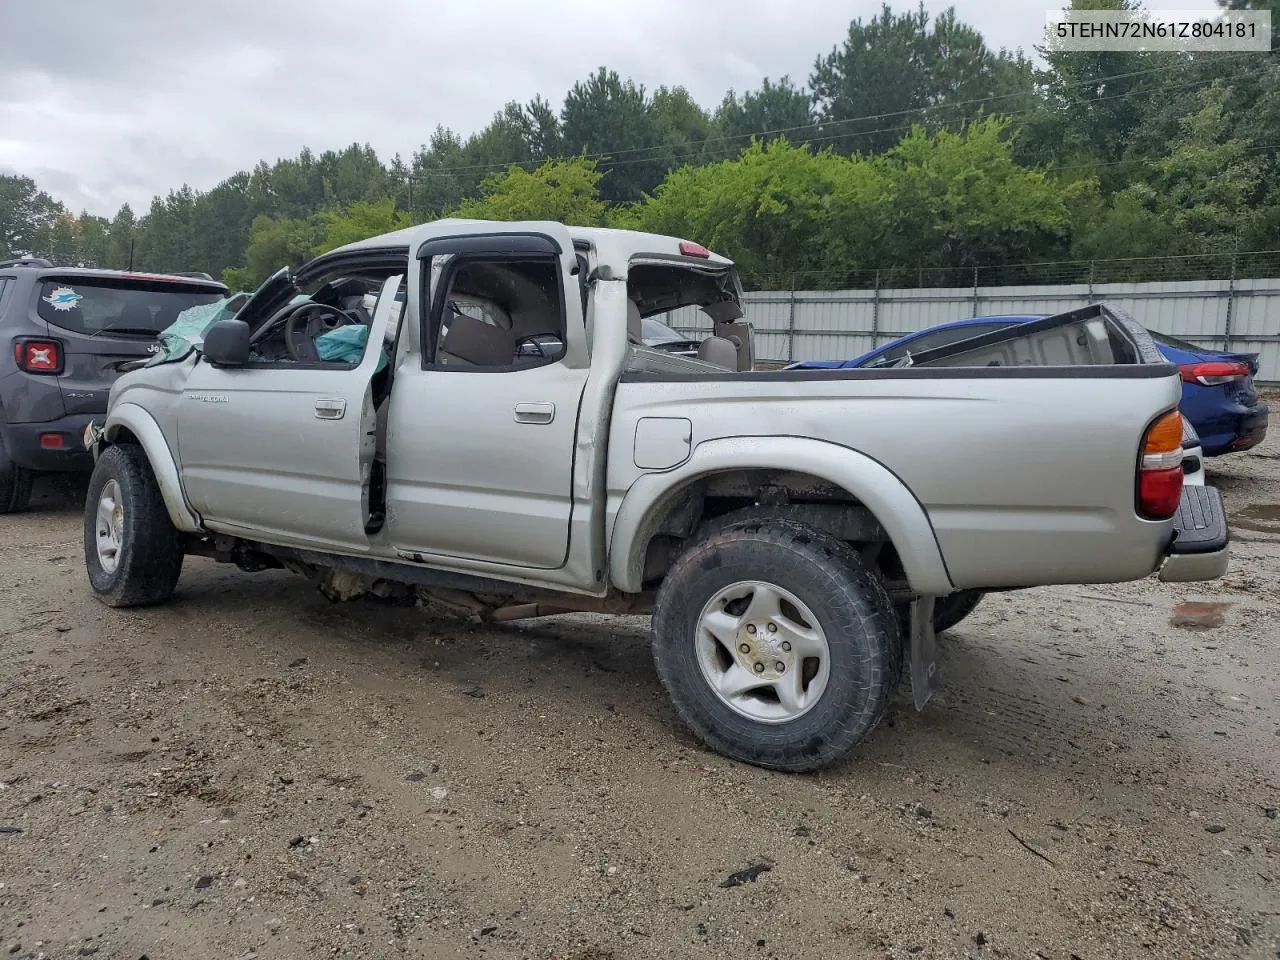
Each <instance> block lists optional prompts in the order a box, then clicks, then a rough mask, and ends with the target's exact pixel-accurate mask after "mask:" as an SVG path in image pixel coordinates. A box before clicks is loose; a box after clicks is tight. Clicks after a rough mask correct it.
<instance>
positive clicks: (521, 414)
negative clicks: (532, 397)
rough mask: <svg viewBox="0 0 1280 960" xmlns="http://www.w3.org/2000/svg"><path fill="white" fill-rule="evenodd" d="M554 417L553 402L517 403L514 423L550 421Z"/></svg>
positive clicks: (554, 407)
mask: <svg viewBox="0 0 1280 960" xmlns="http://www.w3.org/2000/svg"><path fill="white" fill-rule="evenodd" d="M555 418H556V405H555V404H554V403H517V404H516V423H550V422H551V421H552V420H554V419H555Z"/></svg>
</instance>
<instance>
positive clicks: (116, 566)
mask: <svg viewBox="0 0 1280 960" xmlns="http://www.w3.org/2000/svg"><path fill="white" fill-rule="evenodd" d="M182 559H183V544H182V535H181V534H180V533H179V532H178V530H177V529H176V528H175V527H174V526H173V523H172V522H171V521H170V520H169V512H168V510H166V509H165V505H164V499H163V498H162V497H161V496H160V488H159V486H157V484H156V478H155V474H154V473H152V471H151V464H150V463H148V462H147V457H146V454H144V453H143V452H142V449H141V448H140V447H137V446H135V445H133V444H119V445H117V446H113V447H108V448H107V449H106V450H105V451H103V453H102V455H101V456H100V457H98V462H97V463H96V464H95V465H94V468H93V475H92V476H91V477H90V479H89V493H88V496H87V497H86V498H85V509H84V562H85V568H86V570H87V571H88V574H89V583H90V585H92V587H93V592H94V593H95V594H97V596H98V599H100V600H102V601H103V602H104V603H106V604H107V605H108V606H111V607H140V606H146V605H148V604H153V603H160V602H162V601H164V600H167V599H169V597H171V596H172V595H173V590H174V587H176V586H177V583H178V576H179V574H181V572H182Z"/></svg>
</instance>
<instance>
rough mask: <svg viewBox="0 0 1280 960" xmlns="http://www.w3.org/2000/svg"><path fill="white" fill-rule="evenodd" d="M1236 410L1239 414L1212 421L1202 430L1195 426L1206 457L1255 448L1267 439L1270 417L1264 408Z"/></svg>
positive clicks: (1262, 406)
mask: <svg viewBox="0 0 1280 960" xmlns="http://www.w3.org/2000/svg"><path fill="white" fill-rule="evenodd" d="M1239 409H1240V412H1239V413H1234V414H1226V415H1222V416H1216V417H1213V418H1212V419H1210V420H1209V421H1207V422H1206V423H1205V424H1204V425H1203V428H1201V426H1200V425H1197V426H1196V430H1197V431H1198V432H1199V434H1200V442H1201V444H1203V445H1204V453H1205V456H1206V457H1220V456H1222V455H1223V454H1224V453H1238V452H1240V451H1241V450H1248V449H1250V448H1251V447H1256V446H1257V445H1258V444H1260V443H1261V442H1262V441H1263V440H1265V439H1266V436H1267V419H1268V417H1269V415H1270V413H1271V410H1270V408H1269V407H1268V406H1267V404H1265V403H1259V404H1258V405H1257V406H1255V407H1244V408H1239Z"/></svg>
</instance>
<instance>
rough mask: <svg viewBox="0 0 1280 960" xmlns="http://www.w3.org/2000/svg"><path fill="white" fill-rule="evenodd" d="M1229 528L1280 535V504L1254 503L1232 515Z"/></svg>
mask: <svg viewBox="0 0 1280 960" xmlns="http://www.w3.org/2000/svg"><path fill="white" fill-rule="evenodd" d="M1229 526H1232V527H1238V528H1240V529H1241V530H1253V531H1254V532H1256V533H1275V534H1280V503H1254V504H1250V505H1249V506H1247V507H1245V508H1244V509H1242V510H1237V511H1236V512H1235V513H1233V514H1232V515H1231V519H1230V521H1229Z"/></svg>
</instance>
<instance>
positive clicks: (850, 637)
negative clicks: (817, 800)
mask: <svg viewBox="0 0 1280 960" xmlns="http://www.w3.org/2000/svg"><path fill="white" fill-rule="evenodd" d="M653 634H654V636H653V652H654V662H655V664H656V666H657V671H658V676H659V677H660V678H661V680H662V683H663V686H664V687H665V688H666V690H667V692H668V694H669V695H670V697H671V699H672V702H673V703H674V704H675V707H676V710H677V712H678V713H679V714H680V717H681V719H683V720H684V721H685V723H687V724H688V725H689V726H690V728H692V729H693V731H694V732H695V733H696V734H697V735H698V737H699V738H700V739H702V741H703V742H704V743H706V744H707V745H708V746H709V747H711V749H713V750H715V751H716V752H718V753H721V754H723V755H725V756H727V757H730V758H732V759H735V760H741V761H743V762H746V763H751V764H755V765H757V766H761V767H767V768H770V769H775V770H786V771H806V770H815V769H818V768H819V767H823V766H826V765H828V764H830V763H832V762H833V761H835V760H837V759H839V758H840V757H842V756H844V755H845V754H846V753H848V752H849V750H851V749H852V748H853V747H854V746H855V745H856V744H857V743H858V742H859V741H861V740H862V739H863V738H864V737H866V736H867V735H868V734H869V733H870V732H871V731H872V730H873V729H874V728H875V726H876V724H877V723H879V722H880V720H881V719H882V718H883V717H884V715H885V713H886V712H887V711H888V708H889V702H890V699H891V696H892V693H893V688H894V685H895V684H896V682H897V679H898V676H899V674H900V670H901V660H902V639H901V636H900V634H899V632H898V625H897V621H896V619H895V617H894V611H893V606H892V603H891V602H890V600H889V595H888V594H887V593H886V592H885V589H884V586H883V584H882V583H881V581H880V579H879V577H878V575H877V574H876V573H875V572H873V571H872V570H870V569H869V568H868V567H867V566H866V565H865V564H864V562H863V561H862V560H861V559H860V558H859V556H858V554H857V553H856V552H855V551H853V550H852V549H851V548H850V547H849V546H847V545H846V544H844V543H843V542H841V541H840V540H837V539H835V538H834V537H831V536H829V535H827V534H825V533H822V532H820V531H817V530H814V529H812V528H810V527H806V526H803V525H801V524H799V523H795V522H791V521H782V520H754V521H752V520H747V521H742V522H739V523H736V524H734V525H732V526H731V527H729V528H727V529H724V530H722V531H720V532H718V533H716V534H715V535H713V536H710V537H708V538H706V539H705V540H703V541H701V542H699V543H697V544H696V545H694V546H693V547H692V548H691V549H690V550H689V551H688V552H686V553H685V554H684V555H683V556H682V557H680V559H679V560H677V561H676V563H675V565H674V566H673V567H672V568H671V570H670V571H669V572H668V573H667V576H666V578H665V580H664V581H663V584H662V587H661V589H660V590H659V591H658V597H657V602H656V604H655V607H654V614H653Z"/></svg>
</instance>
